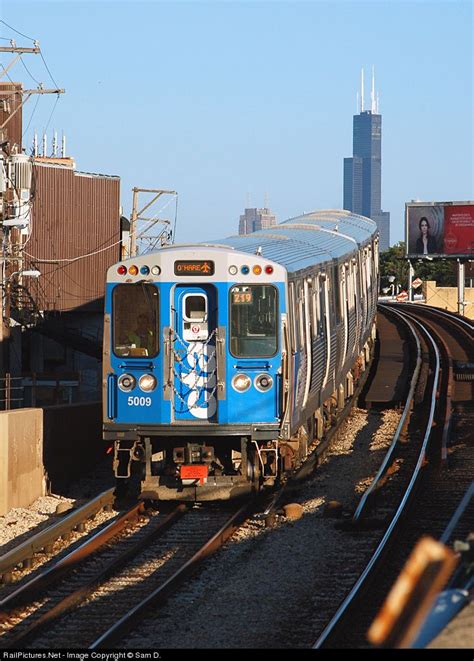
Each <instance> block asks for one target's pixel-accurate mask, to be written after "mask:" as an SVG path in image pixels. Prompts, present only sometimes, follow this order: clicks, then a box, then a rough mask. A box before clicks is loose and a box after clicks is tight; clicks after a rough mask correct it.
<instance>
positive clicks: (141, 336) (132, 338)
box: [126, 314, 155, 356]
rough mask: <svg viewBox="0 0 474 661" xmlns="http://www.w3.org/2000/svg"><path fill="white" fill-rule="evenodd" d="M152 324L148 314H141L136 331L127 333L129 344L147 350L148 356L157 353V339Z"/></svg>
mask: <svg viewBox="0 0 474 661" xmlns="http://www.w3.org/2000/svg"><path fill="white" fill-rule="evenodd" d="M150 326H151V324H150V320H149V318H148V316H147V315H146V314H139V315H138V318H137V325H136V328H135V330H130V331H127V333H126V335H127V343H128V344H130V345H135V348H137V349H146V350H147V355H148V356H150V355H153V354H154V353H155V338H154V335H153V330H152V329H151V327H150Z"/></svg>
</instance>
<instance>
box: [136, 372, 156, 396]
mask: <svg viewBox="0 0 474 661" xmlns="http://www.w3.org/2000/svg"><path fill="white" fill-rule="evenodd" d="M138 385H139V386H140V390H143V392H151V391H152V390H154V389H155V388H156V379H155V377H154V376H153V374H144V375H143V376H141V377H140V380H139V381H138Z"/></svg>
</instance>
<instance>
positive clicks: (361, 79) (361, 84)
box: [360, 67, 364, 112]
mask: <svg viewBox="0 0 474 661" xmlns="http://www.w3.org/2000/svg"><path fill="white" fill-rule="evenodd" d="M360 111H361V112H364V67H362V69H361V70H360Z"/></svg>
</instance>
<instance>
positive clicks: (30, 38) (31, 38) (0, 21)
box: [0, 18, 36, 41]
mask: <svg viewBox="0 0 474 661" xmlns="http://www.w3.org/2000/svg"><path fill="white" fill-rule="evenodd" d="M0 23H3V25H4V26H5V27H7V28H9V29H10V30H13V32H16V33H17V34H19V35H21V36H22V37H25V39H29V40H30V41H36V39H33V37H28V35H26V34H23V32H19V31H18V30H15V28H12V26H11V25H8V23H6V22H5V21H4V20H2V19H1V18H0ZM8 41H10V39H9V40H8Z"/></svg>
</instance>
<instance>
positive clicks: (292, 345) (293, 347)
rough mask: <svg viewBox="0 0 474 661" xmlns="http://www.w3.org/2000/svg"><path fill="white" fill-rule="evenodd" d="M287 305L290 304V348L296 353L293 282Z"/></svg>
mask: <svg viewBox="0 0 474 661" xmlns="http://www.w3.org/2000/svg"><path fill="white" fill-rule="evenodd" d="M288 289H289V304H290V313H291V323H290V331H291V332H290V335H291V348H292V351H296V347H297V340H296V333H297V331H296V297H295V285H294V283H293V282H290V285H289V288H288Z"/></svg>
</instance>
